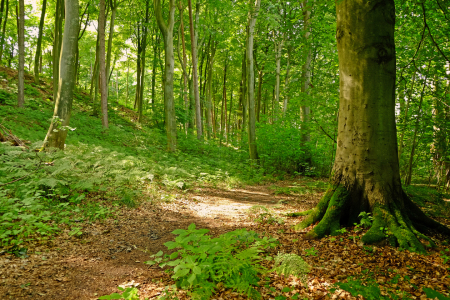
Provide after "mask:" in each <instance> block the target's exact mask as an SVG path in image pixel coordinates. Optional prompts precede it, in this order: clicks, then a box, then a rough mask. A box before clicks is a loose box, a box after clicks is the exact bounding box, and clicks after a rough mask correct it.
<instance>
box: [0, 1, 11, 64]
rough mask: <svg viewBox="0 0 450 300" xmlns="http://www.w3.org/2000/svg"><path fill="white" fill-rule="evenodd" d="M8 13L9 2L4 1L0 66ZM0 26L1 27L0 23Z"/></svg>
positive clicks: (0, 39) (0, 40)
mask: <svg viewBox="0 0 450 300" xmlns="http://www.w3.org/2000/svg"><path fill="white" fill-rule="evenodd" d="M8 12H9V0H6V10H5V20H4V21H3V29H2V36H1V38H0V64H1V62H2V57H3V46H4V44H5V34H6V22H7V21H8ZM0 25H2V24H1V22H0Z"/></svg>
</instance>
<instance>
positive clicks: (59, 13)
mask: <svg viewBox="0 0 450 300" xmlns="http://www.w3.org/2000/svg"><path fill="white" fill-rule="evenodd" d="M63 19H64V2H63V0H56V11H55V32H54V36H53V100H55V99H56V97H57V94H58V88H59V87H58V85H59V82H58V79H59V61H60V57H61V41H62V23H63Z"/></svg>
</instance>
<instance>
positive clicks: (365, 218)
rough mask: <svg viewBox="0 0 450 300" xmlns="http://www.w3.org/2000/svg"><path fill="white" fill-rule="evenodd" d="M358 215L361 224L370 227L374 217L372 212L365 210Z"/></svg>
mask: <svg viewBox="0 0 450 300" xmlns="http://www.w3.org/2000/svg"><path fill="white" fill-rule="evenodd" d="M358 217H360V218H361V220H360V221H359V223H360V224H361V226H362V227H365V228H368V227H370V226H372V221H373V217H372V216H371V214H370V213H368V212H365V211H363V212H361V213H360V214H359V215H358Z"/></svg>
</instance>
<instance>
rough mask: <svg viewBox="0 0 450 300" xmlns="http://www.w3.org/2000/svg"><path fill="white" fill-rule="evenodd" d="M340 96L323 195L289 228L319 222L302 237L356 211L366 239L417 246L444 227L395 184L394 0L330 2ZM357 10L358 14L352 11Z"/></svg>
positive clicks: (331, 228) (345, 221)
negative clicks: (369, 217)
mask: <svg viewBox="0 0 450 300" xmlns="http://www.w3.org/2000/svg"><path fill="white" fill-rule="evenodd" d="M336 11H337V32H336V38H337V45H338V55H339V74H340V103H339V122H338V138H337V149H336V158H335V163H334V167H333V172H332V176H331V184H332V186H330V188H329V189H328V191H327V193H326V194H325V196H324V197H323V198H322V199H321V200H320V202H319V204H318V205H317V206H316V207H315V208H314V209H313V210H312V212H311V213H310V214H309V215H308V217H307V218H306V219H305V220H304V221H302V223H300V224H299V225H298V226H296V228H297V229H302V228H306V227H307V226H309V225H311V224H314V223H316V222H317V221H319V223H318V224H317V225H316V226H315V227H314V228H313V229H312V230H311V231H310V232H309V233H308V234H307V235H306V237H307V238H317V237H323V236H325V235H327V234H332V235H335V234H337V233H338V232H337V231H338V230H339V229H340V226H341V225H344V226H348V225H352V224H353V223H354V222H356V221H357V220H358V215H359V213H360V212H362V211H365V212H372V213H373V217H374V220H373V223H372V226H371V228H370V229H369V231H368V232H367V233H366V234H365V235H364V236H363V237H362V241H363V242H364V243H366V244H373V243H378V242H382V241H384V240H386V234H387V241H388V242H390V244H391V245H400V246H401V247H402V248H404V249H409V250H413V251H418V252H425V248H424V245H423V244H422V243H421V242H420V240H419V239H423V240H426V241H428V242H429V243H430V245H434V243H433V242H432V240H431V239H430V238H428V237H427V236H425V235H424V232H427V230H430V229H433V230H438V231H440V232H444V233H446V234H449V233H450V229H448V228H447V227H445V226H443V225H441V224H439V223H437V222H436V221H434V220H432V219H431V218H429V217H427V216H426V215H425V214H424V213H423V212H422V211H421V210H420V208H418V206H416V205H415V204H414V203H413V202H412V201H411V200H410V199H409V197H408V196H407V195H406V193H405V192H403V190H402V185H401V181H400V173H399V164H398V156H397V135H396V126H395V71H396V68H395V44H394V29H395V4H394V1H393V0H384V1H374V2H370V3H369V2H363V1H359V0H343V1H340V2H338V3H337V4H336ZM356 16H360V17H356Z"/></svg>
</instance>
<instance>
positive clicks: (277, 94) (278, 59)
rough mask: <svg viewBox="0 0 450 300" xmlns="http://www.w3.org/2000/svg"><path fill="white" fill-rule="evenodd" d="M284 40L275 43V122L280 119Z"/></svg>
mask: <svg viewBox="0 0 450 300" xmlns="http://www.w3.org/2000/svg"><path fill="white" fill-rule="evenodd" d="M283 42H284V41H283V40H281V41H279V42H278V43H275V53H276V57H275V60H276V65H277V68H276V79H275V80H276V82H275V104H274V106H275V107H274V111H273V115H274V122H276V121H277V120H278V106H279V105H280V73H281V50H282V49H283Z"/></svg>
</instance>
